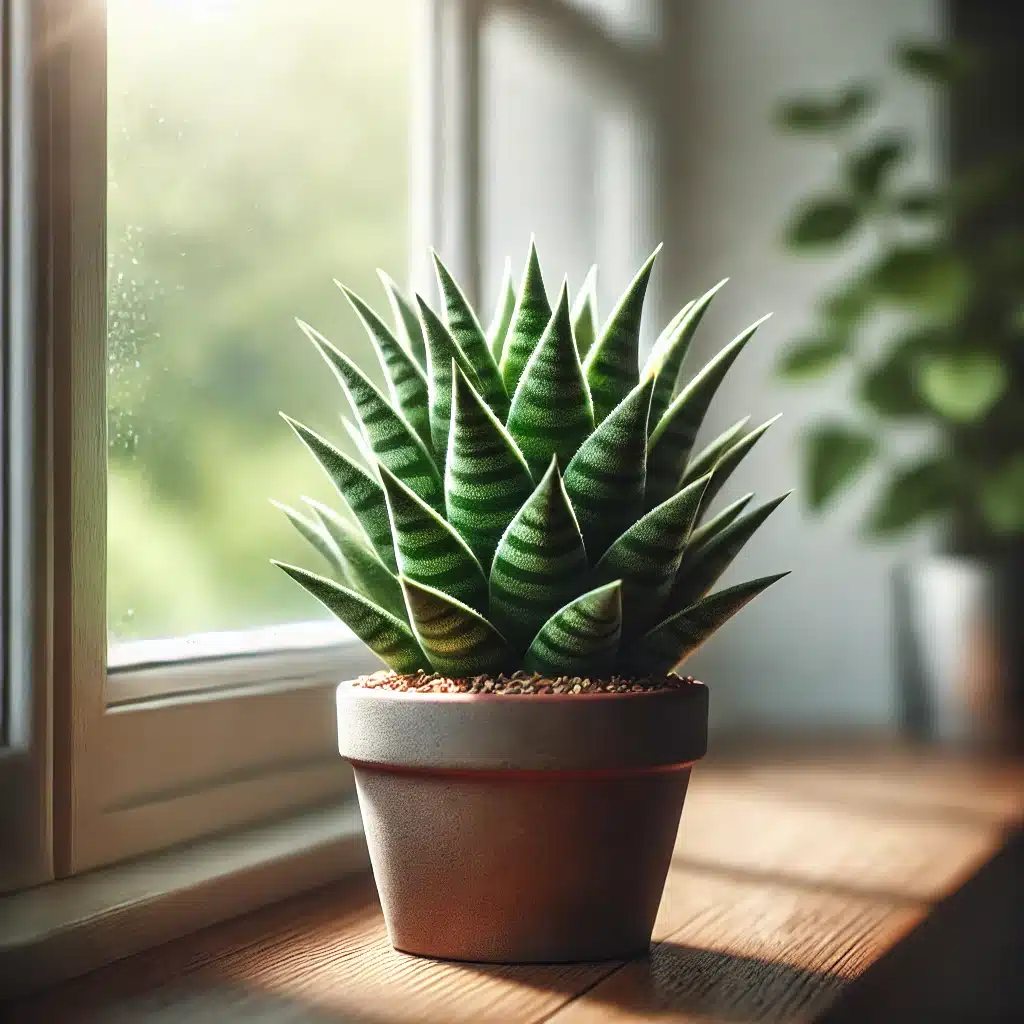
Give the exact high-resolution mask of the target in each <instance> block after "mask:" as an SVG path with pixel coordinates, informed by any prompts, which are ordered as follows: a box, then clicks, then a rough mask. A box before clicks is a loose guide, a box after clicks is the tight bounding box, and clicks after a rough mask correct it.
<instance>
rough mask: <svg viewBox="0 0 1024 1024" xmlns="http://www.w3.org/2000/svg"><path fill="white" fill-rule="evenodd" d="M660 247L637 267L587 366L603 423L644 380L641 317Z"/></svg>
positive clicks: (596, 418) (596, 415)
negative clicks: (637, 269)
mask: <svg viewBox="0 0 1024 1024" xmlns="http://www.w3.org/2000/svg"><path fill="white" fill-rule="evenodd" d="M660 251H661V246H660V245H659V246H658V248H657V249H655V250H654V252H653V253H651V255H650V256H648V257H647V262H646V263H644V265H643V266H642V267H641V268H640V270H639V271H637V275H636V277H634V278H633V280H632V281H631V282H630V284H629V287H628V288H627V289H626V291H625V293H624V294H623V296H622V298H621V299H619V301H618V303H617V304H616V306H615V308H614V309H613V310H612V313H611V316H609V317H608V322H607V323H606V324H605V325H604V327H603V328H602V330H601V333H600V335H599V336H598V339H597V341H595V342H594V344H593V346H592V347H591V349H590V351H589V352H588V353H587V358H586V360H585V361H584V363H583V370H584V373H585V374H586V377H587V384H589V385H590V396H591V398H592V399H593V402H594V421H595V423H600V422H601V421H602V420H603V419H604V418H605V417H606V416H607V415H608V414H609V413H610V412H611V411H612V409H614V408H615V407H616V406H617V405H618V404H619V402H621V401H622V400H623V399H624V398H625V397H626V395H628V394H629V393H630V391H632V390H633V388H635V387H636V385H637V383H638V382H639V380H640V317H641V313H642V312H643V308H644V296H645V295H646V294H647V283H648V281H650V279H651V271H652V270H653V269H654V261H655V259H657V256H658V253H659V252H660Z"/></svg>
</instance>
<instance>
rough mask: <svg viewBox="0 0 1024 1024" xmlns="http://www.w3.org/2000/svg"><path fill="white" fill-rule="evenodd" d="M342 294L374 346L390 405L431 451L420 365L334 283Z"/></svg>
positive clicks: (373, 316) (353, 297)
mask: <svg viewBox="0 0 1024 1024" xmlns="http://www.w3.org/2000/svg"><path fill="white" fill-rule="evenodd" d="M334 283H335V284H336V285H337V286H338V287H339V288H340V289H341V290H342V291H343V292H344V293H345V298H346V299H348V301H349V303H350V304H351V305H352V308H353V309H354V310H355V311H356V315H357V316H358V317H359V319H360V320H361V321H362V324H363V327H364V328H365V329H366V333H367V334H368V335H369V336H370V341H371V342H373V347H374V350H375V351H376V353H377V359H378V360H379V361H380V365H381V369H382V370H383V371H384V376H385V377H386V378H387V381H388V388H389V389H390V391H391V402H392V404H393V405H394V407H395V408H396V409H398V410H399V411H400V412H401V413H402V415H403V416H404V417H405V418H406V420H408V421H409V425H410V426H411V427H412V428H413V430H415V431H416V433H417V434H419V436H420V440H421V441H423V444H424V445H425V446H426V448H427V450H428V451H430V449H431V439H430V414H429V412H428V411H427V378H426V377H425V376H424V374H423V371H422V370H421V369H420V366H419V364H418V363H417V362H416V360H415V359H414V358H413V357H412V356H411V355H410V354H409V352H407V351H406V349H404V348H403V347H402V345H400V344H399V342H398V339H397V338H396V337H395V336H394V335H393V334H392V333H391V331H390V330H389V329H388V326H387V324H385V323H384V321H383V320H381V318H380V317H379V316H377V314H376V313H375V312H374V311H373V310H372V309H371V308H370V307H369V306H368V305H367V304H366V303H365V302H364V301H363V300H362V299H361V298H360V297H359V296H358V295H356V293H355V292H354V291H352V290H351V289H349V288H346V287H345V286H344V285H343V284H342V283H341V282H340V281H335V282H334Z"/></svg>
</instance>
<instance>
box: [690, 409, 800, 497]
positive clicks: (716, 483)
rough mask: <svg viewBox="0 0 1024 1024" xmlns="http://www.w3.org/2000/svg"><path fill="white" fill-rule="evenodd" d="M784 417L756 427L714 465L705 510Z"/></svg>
mask: <svg viewBox="0 0 1024 1024" xmlns="http://www.w3.org/2000/svg"><path fill="white" fill-rule="evenodd" d="M781 415H782V413H781V412H780V413H779V415H778V416H773V417H772V418H771V419H770V420H765V422H764V423H762V424H761V425H760V426H759V427H754V429H753V430H752V431H750V433H749V434H747V435H746V436H745V437H741V438H740V439H739V440H738V441H736V442H735V443H734V444H731V445H730V446H729V448H728V449H727V450H726V451H725V452H724V453H723V454H722V456H721V458H720V459H719V460H718V461H717V462H716V463H715V465H714V472H713V473H712V475H711V483H709V484H708V489H707V490H706V491H705V492H704V504H703V507H704V508H708V507H709V506H710V505H711V502H713V501H714V500H715V498H716V497H717V496H718V493H719V491H721V489H722V488H723V487H724V486H725V484H726V482H727V481H728V479H729V477H731V476H732V474H733V473H734V472H735V471H736V467H737V466H738V465H739V464H740V463H741V462H742V461H743V460H744V459H745V458H746V457H747V455H748V454H749V453H750V450H751V449H752V448H753V447H754V445H755V444H757V442H758V441H760V440H761V438H762V437H764V434H765V431H767V429H768V428H769V427H770V426H771V425H772V424H773V423H774V422H775V421H776V420H777V419H779V417H780V416H781Z"/></svg>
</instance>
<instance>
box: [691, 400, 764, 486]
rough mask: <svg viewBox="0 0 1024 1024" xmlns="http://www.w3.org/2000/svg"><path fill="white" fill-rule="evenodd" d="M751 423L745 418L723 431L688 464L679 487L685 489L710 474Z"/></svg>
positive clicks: (748, 418) (747, 417)
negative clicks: (689, 484) (700, 477)
mask: <svg viewBox="0 0 1024 1024" xmlns="http://www.w3.org/2000/svg"><path fill="white" fill-rule="evenodd" d="M749 422H750V417H749V416H744V417H743V419H741V420H737V421H736V422H735V423H734V424H733V425H732V426H731V427H729V428H728V430H723V431H722V433H721V434H719V435H718V437H716V438H715V439H714V440H713V441H711V442H710V443H709V444H708V445H707V446H706V447H704V448H702V449H701V450H700V451H699V452H698V453H697V454H696V455H694V457H693V458H692V459H690V461H689V462H688V463H687V464H686V469H684V470H683V476H682V479H681V480H680V481H679V486H680V487H685V486H686V485H687V484H688V483H692V482H693V481H694V480H696V479H697V477H699V476H704V475H705V474H706V473H710V472H711V470H713V469H714V468H715V466H717V465H718V460H719V459H720V458H721V457H722V455H723V454H724V453H725V452H726V451H728V449H729V447H730V445H732V444H733V442H734V441H735V440H736V439H737V438H738V437H739V436H740V435H741V434H742V433H743V429H744V427H746V425H747V424H748V423H749Z"/></svg>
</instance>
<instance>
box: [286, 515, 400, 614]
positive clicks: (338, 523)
mask: <svg viewBox="0 0 1024 1024" xmlns="http://www.w3.org/2000/svg"><path fill="white" fill-rule="evenodd" d="M302 500H303V501H304V502H305V503H306V504H307V505H309V507H310V508H311V509H312V510H313V512H314V513H315V514H316V517H317V519H318V520H319V522H320V524H321V525H322V527H323V529H324V530H325V532H326V533H327V535H328V536H329V537H330V539H331V542H332V544H333V545H334V549H335V551H336V552H337V554H338V556H339V558H340V560H341V564H342V568H343V575H344V577H345V578H346V579H348V580H349V581H350V582H351V584H352V586H353V587H354V588H355V589H356V590H358V591H359V592H360V593H361V594H365V595H366V596H367V597H368V598H370V599H371V600H372V601H373V602H374V603H375V604H377V605H379V606H380V607H381V608H383V609H384V610H385V611H389V612H391V613H392V614H394V615H399V616H400V615H402V614H403V612H404V607H403V604H402V592H401V588H400V587H399V586H398V580H397V579H396V578H395V576H394V575H393V574H392V573H391V572H390V571H389V570H388V567H387V566H386V565H385V564H384V563H383V562H382V561H381V560H380V558H378V557H377V553H376V552H375V551H373V549H372V548H371V547H370V546H369V544H367V543H366V540H365V538H364V535H363V533H362V531H361V530H360V529H359V527H357V526H356V525H355V524H354V523H352V522H350V521H349V520H348V519H346V518H345V517H344V516H341V515H338V513H337V512H335V511H334V509H332V508H329V507H328V506H327V505H324V504H322V503H321V502H319V501H314V500H313V499H312V498H303V499H302Z"/></svg>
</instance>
